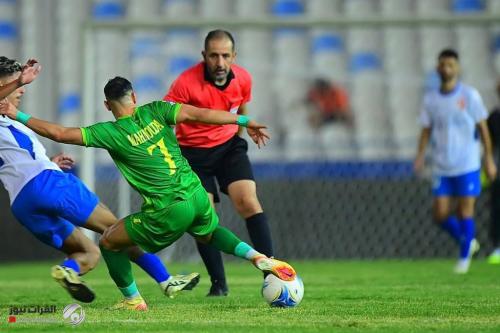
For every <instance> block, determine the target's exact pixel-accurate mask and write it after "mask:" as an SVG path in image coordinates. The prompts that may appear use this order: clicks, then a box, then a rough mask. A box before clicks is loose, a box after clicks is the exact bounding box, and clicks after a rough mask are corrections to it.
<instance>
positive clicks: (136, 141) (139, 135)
mask: <svg viewBox="0 0 500 333" xmlns="http://www.w3.org/2000/svg"><path fill="white" fill-rule="evenodd" d="M163 128H164V126H163V125H162V124H160V123H159V122H158V121H156V120H153V121H152V122H150V123H149V124H148V125H147V126H146V127H144V128H143V129H141V130H139V131H137V132H135V133H132V134H129V135H127V139H128V141H130V143H131V144H132V146H138V145H140V144H143V143H144V142H146V141H148V140H149V139H151V138H152V137H154V136H155V135H156V134H158V133H159V132H160V131H161V130H162V129H163Z"/></svg>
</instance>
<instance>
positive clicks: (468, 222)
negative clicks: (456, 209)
mask: <svg viewBox="0 0 500 333" xmlns="http://www.w3.org/2000/svg"><path fill="white" fill-rule="evenodd" d="M460 228H461V230H462V242H461V244H460V258H467V256H468V255H469V247H470V243H471V241H472V240H473V239H474V237H475V236H476V226H475V224H474V219H473V218H472V217H467V218H465V219H462V220H460Z"/></svg>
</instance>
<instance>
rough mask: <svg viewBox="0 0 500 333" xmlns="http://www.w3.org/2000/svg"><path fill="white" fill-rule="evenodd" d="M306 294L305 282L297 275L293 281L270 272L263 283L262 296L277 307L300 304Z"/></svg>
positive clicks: (289, 306)
mask: <svg viewBox="0 0 500 333" xmlns="http://www.w3.org/2000/svg"><path fill="white" fill-rule="evenodd" d="M303 296H304V283H303V282H302V279H301V278H300V277H299V276H298V275H297V276H296V277H295V279H293V280H292V281H283V280H281V279H279V278H277V277H276V276H274V275H272V274H269V275H268V276H266V278H265V279H264V284H263V285H262V297H264V299H265V300H266V302H267V303H268V304H269V305H271V306H275V307H280V308H291V307H294V306H297V305H299V303H300V301H302V297H303Z"/></svg>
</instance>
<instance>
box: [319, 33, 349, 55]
mask: <svg viewBox="0 0 500 333" xmlns="http://www.w3.org/2000/svg"><path fill="white" fill-rule="evenodd" d="M343 51H344V41H343V39H342V37H341V36H340V35H338V34H334V33H325V34H320V35H318V36H316V37H314V39H313V41H312V52H313V53H322V52H343Z"/></svg>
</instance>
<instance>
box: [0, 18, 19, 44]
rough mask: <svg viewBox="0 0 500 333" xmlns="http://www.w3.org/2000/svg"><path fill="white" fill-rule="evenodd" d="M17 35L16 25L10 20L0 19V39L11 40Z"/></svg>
mask: <svg viewBox="0 0 500 333" xmlns="http://www.w3.org/2000/svg"><path fill="white" fill-rule="evenodd" d="M16 37H17V26H16V24H15V23H14V22H11V21H0V39H7V40H13V39H16Z"/></svg>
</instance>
